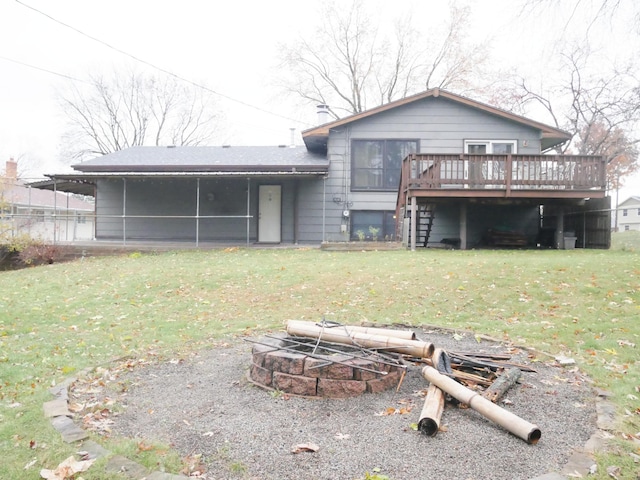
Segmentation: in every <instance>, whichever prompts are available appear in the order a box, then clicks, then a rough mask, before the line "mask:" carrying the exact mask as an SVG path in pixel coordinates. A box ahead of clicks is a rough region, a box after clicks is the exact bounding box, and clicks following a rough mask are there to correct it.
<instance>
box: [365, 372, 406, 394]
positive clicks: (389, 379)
mask: <svg viewBox="0 0 640 480" xmlns="http://www.w3.org/2000/svg"><path fill="white" fill-rule="evenodd" d="M399 381H400V371H399V370H392V371H390V372H389V373H388V374H387V375H385V376H384V377H380V378H374V379H373V380H367V392H369V393H380V392H384V391H385V390H389V389H390V388H392V387H393V386H395V385H397V384H398V382H399Z"/></svg>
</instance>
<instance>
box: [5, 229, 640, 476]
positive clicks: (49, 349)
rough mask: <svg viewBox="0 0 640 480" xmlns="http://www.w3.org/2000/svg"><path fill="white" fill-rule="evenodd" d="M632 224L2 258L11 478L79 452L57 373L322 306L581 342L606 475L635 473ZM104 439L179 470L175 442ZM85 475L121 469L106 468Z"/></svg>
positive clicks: (544, 346)
mask: <svg viewBox="0 0 640 480" xmlns="http://www.w3.org/2000/svg"><path fill="white" fill-rule="evenodd" d="M627 233H635V232H624V234H619V235H621V236H622V235H626V234H627ZM631 237H632V236H631V235H628V236H625V237H624V238H622V239H621V240H620V241H619V242H618V240H619V239H620V237H618V236H616V237H615V241H614V245H613V248H612V250H609V251H598V250H591V251H588V250H587V251H585V250H573V251H555V250H545V251H516V250H514V251H465V252H461V251H441V250H436V251H434V250H429V251H418V252H414V253H411V252H408V251H388V252H325V251H319V250H317V249H308V250H304V249H301V250H281V249H274V250H244V249H231V250H215V251H202V252H197V251H196V252H194V251H185V252H179V253H167V254H161V255H130V256H123V257H114V258H88V259H85V260H84V261H77V262H73V263H65V264H54V265H50V266H44V267H36V268H31V269H25V270H19V271H9V272H0V455H2V458H3V462H0V478H3V479H5V478H6V479H27V480H29V479H34V480H35V479H37V478H39V475H38V472H39V470H40V468H55V466H56V465H57V464H58V463H59V462H60V461H62V460H64V459H65V458H66V457H67V456H69V455H71V454H73V453H74V448H73V446H69V445H65V444H64V443H63V442H62V441H61V440H60V438H59V435H58V434H57V433H56V432H54V431H53V429H52V428H51V427H50V426H49V424H48V422H46V421H45V420H44V418H43V414H42V403H43V402H44V401H46V400H49V399H50V398H51V397H50V396H49V394H48V392H47V389H48V388H49V387H50V386H51V385H52V384H53V383H58V382H61V381H62V380H64V379H65V378H67V377H69V376H72V375H74V374H75V373H77V372H80V371H81V370H82V369H84V368H87V367H94V366H98V365H102V364H105V363H107V362H110V361H113V360H114V359H118V358H123V357H132V358H147V359H148V358H162V357H169V356H171V357H175V356H178V355H182V354H186V353H187V352H189V351H193V350H198V349H202V348H207V347H210V346H212V345H214V344H216V343H218V342H224V341H225V339H227V340H228V337H231V336H237V335H247V334H259V333H261V332H264V331H266V330H279V329H282V328H283V326H284V324H285V322H286V320H288V319H294V318H295V319H309V320H319V319H321V318H322V317H323V316H324V317H326V318H327V319H330V320H336V321H340V322H345V323H359V322H361V321H370V322H376V323H385V324H386V323H404V324H411V325H423V324H435V325H442V326H446V327H452V328H464V329H472V330H474V331H476V332H479V333H486V334H489V335H493V336H495V337H498V338H503V339H505V340H508V341H513V342H515V343H518V344H523V345H527V346H532V347H537V348H539V349H541V350H544V351H548V352H550V353H554V354H556V353H562V354H565V355H569V356H572V357H574V358H575V359H576V360H577V361H578V363H579V365H580V368H582V369H583V370H584V371H585V372H587V373H588V374H589V375H590V377H591V378H592V379H593V380H594V382H595V384H596V385H597V386H599V387H601V388H605V389H608V390H611V391H612V392H613V395H614V396H613V401H615V402H616V404H617V406H618V408H619V419H620V424H619V429H620V435H619V437H620V442H619V444H618V447H617V451H618V453H616V452H614V453H613V454H607V455H602V456H601V457H600V459H599V463H600V466H601V467H600V469H599V472H600V473H598V474H597V475H596V476H594V477H593V478H602V479H604V478H607V477H606V473H605V472H604V470H605V468H606V466H607V465H609V464H617V465H620V466H622V467H623V468H624V474H626V475H628V476H632V473H631V472H634V470H633V469H634V468H635V469H637V468H638V467H637V466H634V464H633V462H631V461H629V458H630V457H628V455H627V454H626V451H635V453H640V452H638V451H637V447H634V446H633V445H632V444H631V443H630V442H628V441H626V440H624V439H623V438H622V437H623V434H635V433H636V432H638V431H640V415H639V414H638V412H639V411H638V410H637V409H638V400H637V397H640V393H639V392H638V391H637V390H636V389H637V388H640V368H639V367H640V365H639V362H638V357H639V356H638V351H639V349H640V324H639V322H638V316H639V315H640V249H639V248H638V245H639V244H640V238H638V237H633V238H631ZM633 344H635V345H636V346H632V345H633ZM634 396H635V398H634ZM627 412H628V413H627ZM97 440H98V441H100V442H105V440H103V439H101V438H98V439H97ZM31 442H35V445H36V448H31V446H32V445H33V444H32V443H31ZM105 446H106V447H107V448H109V449H110V450H113V451H128V452H129V453H130V454H131V455H133V456H134V457H135V458H137V459H138V461H141V462H144V463H145V464H146V465H148V466H150V467H153V466H154V465H158V464H161V465H163V466H165V467H166V468H167V470H172V471H176V469H179V466H178V465H179V461H178V460H177V459H175V458H165V457H164V456H165V455H170V454H169V453H166V452H165V451H164V449H163V447H161V446H158V447H154V448H153V449H152V450H150V451H146V450H145V451H144V452H137V451H136V447H135V442H133V443H132V442H131V441H123V440H117V439H111V440H108V441H106V443H105ZM34 459H36V464H35V465H34V466H33V467H32V468H30V469H28V470H24V469H23V467H24V466H25V465H26V464H28V463H29V462H30V461H32V460H34ZM235 461H236V462H237V465H240V466H242V465H243V464H242V463H241V462H242V459H235ZM234 465H235V464H234ZM234 465H231V467H230V468H235V467H234ZM237 468H238V469H239V467H237ZM83 477H84V478H85V479H86V480H97V479H99V480H111V479H116V478H119V477H118V476H117V475H115V474H114V475H111V476H108V475H106V474H105V473H104V469H101V468H93V467H92V468H91V469H90V470H89V471H88V472H85V473H83ZM623 478H626V477H625V475H623Z"/></svg>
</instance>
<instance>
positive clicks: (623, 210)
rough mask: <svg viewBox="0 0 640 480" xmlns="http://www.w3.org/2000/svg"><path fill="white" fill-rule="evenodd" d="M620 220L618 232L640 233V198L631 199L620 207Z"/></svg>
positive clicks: (633, 197) (618, 211)
mask: <svg viewBox="0 0 640 480" xmlns="http://www.w3.org/2000/svg"><path fill="white" fill-rule="evenodd" d="M616 216H617V218H618V230H620V231H625V232H626V231H629V230H638V231H640V197H635V196H632V197H629V198H627V199H626V200H625V201H624V202H622V203H620V204H619V205H618V208H617V210H616Z"/></svg>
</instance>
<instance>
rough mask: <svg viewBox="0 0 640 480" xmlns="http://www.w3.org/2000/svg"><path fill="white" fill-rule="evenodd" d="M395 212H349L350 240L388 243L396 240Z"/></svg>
mask: <svg viewBox="0 0 640 480" xmlns="http://www.w3.org/2000/svg"><path fill="white" fill-rule="evenodd" d="M395 215H396V212H394V211H385V210H351V240H352V241H354V242H357V241H361V242H376V241H377V242H390V241H394V240H395V239H396V219H395Z"/></svg>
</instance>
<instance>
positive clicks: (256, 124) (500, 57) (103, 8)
mask: <svg viewBox="0 0 640 480" xmlns="http://www.w3.org/2000/svg"><path fill="white" fill-rule="evenodd" d="M577 1H578V0H575V1H574V0H557V1H553V0H548V3H550V4H553V6H552V7H546V8H543V9H538V10H537V11H536V12H530V11H526V10H523V9H522V3H521V2H518V0H493V1H480V0H477V1H468V2H466V3H465V2H458V3H459V4H468V5H469V6H470V7H471V13H470V16H471V24H472V25H473V29H472V31H471V32H470V35H472V37H473V38H474V39H476V40H477V41H485V40H488V41H490V42H491V52H492V61H493V62H495V63H496V65H497V66H501V67H502V68H508V69H514V70H516V69H517V70H518V71H519V72H522V74H524V75H529V74H531V75H532V76H535V75H537V74H538V73H539V72H544V71H545V69H553V68H554V62H553V59H554V57H555V56H557V52H556V50H555V46H556V45H557V41H558V40H559V39H560V40H561V41H569V40H570V39H569V36H571V35H572V34H573V33H576V32H578V31H579V30H584V29H585V28H586V25H588V18H589V15H592V14H593V9H594V8H597V2H595V1H590V0H582V1H581V2H580V5H581V7H580V9H579V10H578V12H577V13H574V14H573V15H572V8H571V7H572V6H573V5H574V4H575V3H576V2H577ZM631 1H633V0H623V2H622V3H623V8H624V4H625V2H631ZM368 2H369V3H375V4H376V5H377V8H376V9H375V11H376V12H377V13H378V14H379V15H380V17H381V19H382V20H381V21H382V23H383V25H384V23H385V22H387V23H388V22H389V21H390V19H391V18H393V17H394V16H397V14H398V12H400V13H403V12H409V11H411V12H412V14H413V15H414V19H415V20H417V22H418V24H420V25H424V26H425V28H434V26H435V25H437V24H438V23H442V22H444V21H446V19H447V17H448V6H447V3H446V2H444V1H438V2H436V1H433V0H431V1H424V0H420V1H418V0H395V1H393V2H390V1H380V0H368ZM338 3H339V2H338ZM29 7H32V8H33V9H32V8H29ZM34 9H36V10H39V11H40V12H43V13H44V14H46V15H49V16H50V17H53V19H52V18H48V17H47V16H45V15H43V14H42V13H38V12H37V11H35V10H34ZM588 10H589V11H588ZM318 12H319V2H317V1H302V0H270V1H269V2H266V1H264V0H234V1H224V2H223V1H220V2H218V1H216V2H212V1H204V0H181V1H180V2H177V1H175V0H174V1H168V0H109V1H104V0H91V1H87V0H59V1H55V2H52V1H51V0H20V1H19V2H18V1H15V0H2V1H1V2H0V161H1V163H2V164H3V163H4V161H5V160H7V159H9V157H15V158H24V159H25V160H28V163H29V164H30V165H37V167H36V168H35V169H34V168H31V169H30V173H38V174H42V173H54V172H59V171H61V169H63V168H65V167H63V165H64V164H65V163H67V164H68V163H69V161H68V159H64V158H60V153H59V152H60V150H59V145H60V137H61V135H62V134H63V132H64V118H63V117H61V114H60V110H59V108H58V106H57V103H56V90H57V89H59V88H61V86H62V85H64V84H65V82H67V81H68V80H67V79H65V78H63V77H61V76H58V75H56V73H57V74H61V75H67V76H70V77H74V78H86V76H87V74H88V73H89V72H92V71H97V72H104V73H109V72H112V71H113V70H114V69H121V68H123V67H124V66H135V67H136V68H142V69H149V68H150V67H149V66H148V65H144V64H140V63H137V62H135V61H134V60H132V59H131V58H130V57H127V56H126V55H123V54H122V53H119V52H117V51H116V49H119V50H122V51H124V52H126V53H129V54H130V55H132V56H135V57H137V58H139V59H141V60H144V61H145V62H148V63H149V64H152V65H155V66H157V67H160V68H163V69H165V70H169V71H171V72H174V73H176V74H177V75H179V76H181V77H184V78H188V79H190V80H193V81H195V82H198V83H202V84H206V85H207V86H208V87H210V88H211V89H212V90H214V91H215V92H218V93H220V94H221V95H219V96H217V97H216V98H217V100H218V104H219V106H220V108H221V109H222V110H223V112H224V115H225V118H226V122H225V125H226V128H225V132H224V134H223V135H221V137H220V138H219V139H217V142H216V143H217V144H223V143H228V144H232V145H277V144H282V143H288V142H289V139H290V130H289V129H290V128H291V127H295V128H296V142H297V143H298V144H300V143H301V139H300V131H301V130H303V129H305V128H308V127H309V126H311V124H310V123H311V122H313V121H314V120H315V112H314V111H313V108H312V107H309V108H307V109H300V108H297V107H296V106H295V105H296V102H294V101H293V99H290V98H287V97H286V96H285V95H283V94H282V93H281V92H279V91H278V90H277V89H276V88H275V86H274V82H273V78H274V76H275V74H276V73H277V64H278V45H279V44H281V43H283V42H291V41H293V40H295V38H297V37H299V36H300V35H310V34H311V33H312V32H313V30H314V28H315V26H316V25H317V22H318V21H319V18H318V17H319V15H318ZM54 19H55V20H54ZM629 19H630V15H626V16H625V15H618V16H617V19H615V20H614V21H613V22H603V23H602V24H600V25H596V26H592V31H591V36H592V40H593V38H594V37H595V39H596V42H595V43H596V44H597V48H598V49H600V52H601V54H603V55H605V56H608V57H609V58H611V57H612V56H613V57H615V56H618V55H622V56H623V55H627V54H629V52H637V51H638V50H637V47H638V42H637V40H638V39H637V37H638V35H635V36H633V35H631V36H630V35H629V33H628V32H629V30H630V29H629V25H627V23H626V22H628V21H629ZM56 20H57V21H56ZM58 22H63V23H65V24H67V25H69V26H71V27H73V28H75V29H77V30H80V31H82V32H83V33H85V34H87V35H90V36H93V37H95V38H97V39H99V40H101V41H103V42H105V43H107V44H109V45H110V46H112V47H113V48H109V47H107V46H105V45H102V44H100V43H98V42H95V41H92V40H91V39H89V38H88V37H87V36H84V35H82V34H80V33H78V32H76V31H74V30H73V29H71V28H68V27H65V26H63V25H61V24H60V23H58ZM567 26H568V27H569V28H566V27H567ZM25 64H26V65H25ZM27 65H30V66H27ZM51 72H53V73H51ZM247 105H250V106H253V107H256V108H252V107H249V106H247ZM267 112H268V113H267ZM535 119H536V120H540V121H547V122H548V121H549V119H547V118H543V117H540V116H538V117H537V118H535ZM1 169H2V165H0V170H1ZM627 183H628V188H626V189H625V191H624V192H623V193H622V194H621V200H623V199H624V198H626V196H628V195H631V194H633V195H640V175H638V176H636V178H635V179H634V180H632V181H629V182H627Z"/></svg>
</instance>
